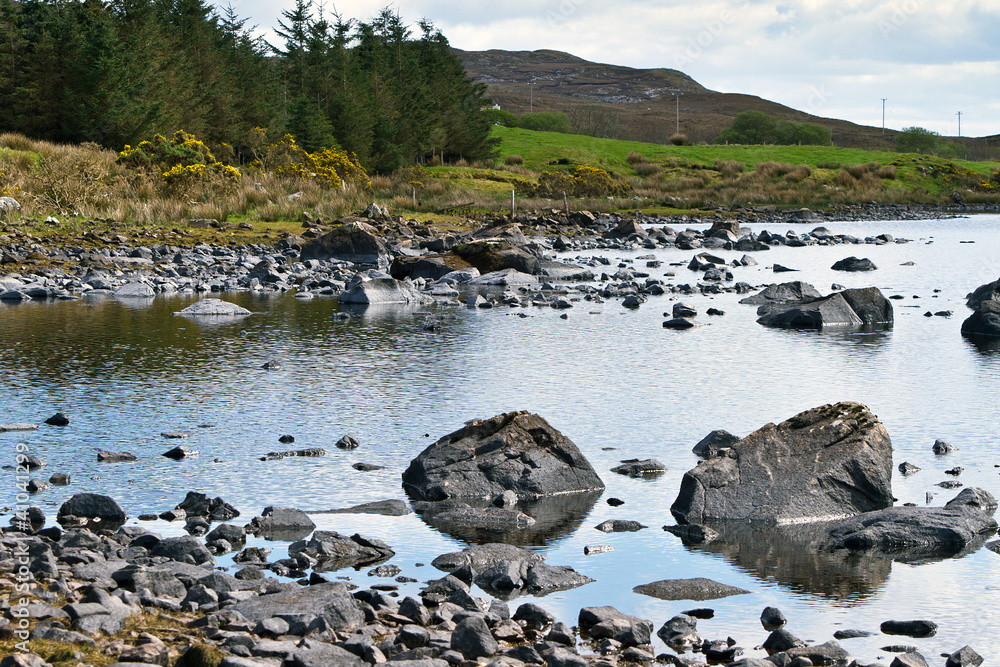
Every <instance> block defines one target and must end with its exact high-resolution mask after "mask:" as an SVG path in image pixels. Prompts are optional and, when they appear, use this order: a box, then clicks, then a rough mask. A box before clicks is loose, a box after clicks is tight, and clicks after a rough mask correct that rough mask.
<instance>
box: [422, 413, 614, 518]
mask: <svg viewBox="0 0 1000 667" xmlns="http://www.w3.org/2000/svg"><path fill="white" fill-rule="evenodd" d="M403 486H404V488H405V489H406V490H407V492H409V493H410V494H411V495H414V496H416V497H417V498H420V499H424V500H444V499H447V498H481V499H486V500H492V499H493V498H495V497H496V496H498V495H500V494H501V493H503V492H504V491H505V490H511V491H514V492H515V493H516V494H517V496H518V498H519V499H521V500H531V499H535V498H539V497H542V496H548V495H558V494H564V493H575V492H582V491H593V490H600V489H603V488H604V482H602V481H601V478H600V477H598V476H597V473H596V472H595V471H594V469H593V467H592V466H591V465H590V463H589V462H588V461H587V459H586V458H584V456H583V454H582V453H581V452H580V450H579V449H578V448H577V446H576V445H575V444H573V442H572V441H571V440H570V439H569V438H567V437H566V436H564V435H563V434H562V433H560V432H559V431H557V430H555V429H554V428H552V427H551V426H550V425H549V424H548V422H546V421H545V420H544V419H542V418H541V417H539V416H538V415H533V414H530V413H528V412H524V411H521V412H508V413H505V414H502V415H498V416H496V417H492V418H490V419H484V420H475V421H472V422H469V423H468V424H467V425H466V426H464V427H462V428H461V429H459V430H457V431H455V432H454V433H450V434H448V435H446V436H444V437H443V438H441V439H440V440H438V441H437V442H435V443H434V444H432V445H430V446H429V447H427V449H425V450H424V451H423V452H421V453H420V454H419V455H418V456H417V457H416V458H415V459H413V461H411V462H410V465H409V467H408V468H407V469H406V471H405V472H404V473H403Z"/></svg>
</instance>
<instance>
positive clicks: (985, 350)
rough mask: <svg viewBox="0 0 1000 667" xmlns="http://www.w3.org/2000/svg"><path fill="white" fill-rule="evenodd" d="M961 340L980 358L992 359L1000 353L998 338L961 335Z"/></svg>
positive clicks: (999, 338)
mask: <svg viewBox="0 0 1000 667" xmlns="http://www.w3.org/2000/svg"><path fill="white" fill-rule="evenodd" d="M962 338H963V339H964V340H965V341H966V343H968V345H969V347H971V348H972V349H973V350H975V351H976V352H977V353H979V355H980V356H983V357H987V358H993V357H995V356H997V354H998V353H1000V336H977V335H974V334H963V335H962Z"/></svg>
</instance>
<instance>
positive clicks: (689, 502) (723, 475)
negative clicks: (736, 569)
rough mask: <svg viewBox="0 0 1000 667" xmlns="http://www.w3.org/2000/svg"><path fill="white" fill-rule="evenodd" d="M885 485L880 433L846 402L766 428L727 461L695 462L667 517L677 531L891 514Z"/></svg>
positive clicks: (887, 453) (888, 455) (887, 462)
mask: <svg viewBox="0 0 1000 667" xmlns="http://www.w3.org/2000/svg"><path fill="white" fill-rule="evenodd" d="M891 479H892V444H891V442H890V440H889V434H888V433H887V432H886V430H885V427H884V426H883V425H882V423H881V422H880V421H879V420H878V418H877V417H875V415H873V414H872V413H871V412H870V411H869V410H868V408H866V407H865V406H863V405H860V404H858V403H848V402H844V403H838V404H836V405H824V406H821V407H818V408H813V409H812V410H807V411H806V412H802V413H800V414H798V415H796V416H794V417H792V418H791V419H788V420H787V421H784V422H782V423H781V424H778V425H774V424H767V425H766V426H764V427H762V428H760V429H758V430H757V431H755V432H753V433H751V434H750V435H748V436H747V437H745V438H743V439H742V440H740V441H739V442H738V443H736V444H735V445H733V447H732V448H731V450H730V452H729V455H728V456H725V457H718V458H714V459H711V460H709V461H703V462H701V463H700V464H699V465H698V466H697V467H696V468H694V469H692V470H689V471H688V472H687V473H685V474H684V478H683V480H682V481H681V489H680V492H679V494H678V496H677V499H676V500H675V501H674V503H673V505H672V506H671V508H670V511H671V512H672V513H673V515H674V517H675V518H676V519H677V521H678V523H704V522H705V521H706V520H711V519H739V520H743V521H763V522H771V523H779V524H780V523H789V522H802V521H819V520H825V519H833V518H838V517H845V516H852V515H854V514H858V513H860V512H867V511H872V510H877V509H882V508H885V507H889V506H891V505H892V502H893V496H892V489H891ZM776 481H777V483H775V482H776Z"/></svg>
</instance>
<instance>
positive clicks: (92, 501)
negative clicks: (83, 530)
mask: <svg viewBox="0 0 1000 667" xmlns="http://www.w3.org/2000/svg"><path fill="white" fill-rule="evenodd" d="M69 517H76V518H77V519H80V520H82V521H83V525H84V526H86V527H89V528H92V529H93V530H117V529H118V528H120V527H121V525H122V524H123V523H125V520H126V519H128V515H127V514H125V510H123V509H122V508H121V506H120V505H119V504H118V503H117V502H115V500H114V499H113V498H110V497H108V496H102V495H98V494H96V493H77V494H75V495H74V496H73V497H71V498H70V499H69V500H67V501H66V502H64V503H63V504H62V506H61V507H60V508H59V514H58V516H57V518H56V521H57V522H58V523H59V524H61V525H63V526H65V525H73V523H74V521H73V519H71V518H69Z"/></svg>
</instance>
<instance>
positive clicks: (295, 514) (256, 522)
mask: <svg viewBox="0 0 1000 667" xmlns="http://www.w3.org/2000/svg"><path fill="white" fill-rule="evenodd" d="M315 528H316V524H315V523H313V520H312V519H310V518H309V515H308V514H306V513H305V512H303V511H302V510H300V509H295V508H292V507H275V506H273V505H272V506H268V507H265V508H264V511H263V512H261V514H260V516H255V517H254V518H252V519H251V520H250V524H249V526H248V527H247V529H248V532H251V533H253V534H254V535H263V536H265V538H266V537H268V536H271V538H272V539H280V537H279V536H286V537H287V536H293V535H297V536H298V537H294V538H293V539H299V538H301V537H304V536H306V535H308V534H309V533H311V532H312V531H313V530H314V529H315Z"/></svg>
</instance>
